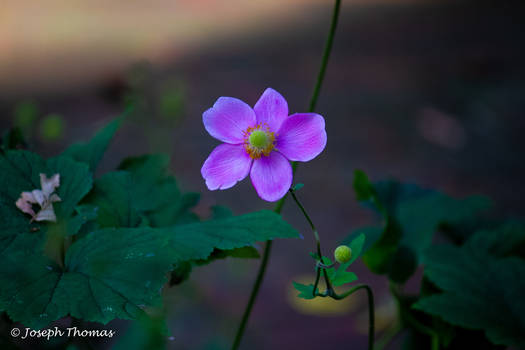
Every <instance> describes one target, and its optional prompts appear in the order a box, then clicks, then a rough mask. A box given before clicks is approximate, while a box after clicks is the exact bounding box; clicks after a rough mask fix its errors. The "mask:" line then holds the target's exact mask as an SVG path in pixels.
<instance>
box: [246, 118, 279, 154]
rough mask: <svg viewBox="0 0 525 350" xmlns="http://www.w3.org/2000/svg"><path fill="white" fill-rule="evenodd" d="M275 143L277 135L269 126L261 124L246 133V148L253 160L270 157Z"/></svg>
mask: <svg viewBox="0 0 525 350" xmlns="http://www.w3.org/2000/svg"><path fill="white" fill-rule="evenodd" d="M274 141H275V134H274V133H273V132H271V131H270V129H269V128H268V127H267V126H264V125H261V124H259V125H257V126H255V127H249V128H248V129H246V131H244V148H245V149H246V152H247V153H248V154H249V155H250V157H251V158H253V159H259V158H261V156H263V155H264V156H268V155H270V152H272V150H273V147H274V145H273V143H274Z"/></svg>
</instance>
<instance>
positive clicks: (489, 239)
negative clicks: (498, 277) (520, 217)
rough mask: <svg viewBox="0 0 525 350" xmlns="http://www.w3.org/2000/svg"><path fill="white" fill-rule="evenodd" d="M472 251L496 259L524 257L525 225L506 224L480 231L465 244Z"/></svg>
mask: <svg viewBox="0 0 525 350" xmlns="http://www.w3.org/2000/svg"><path fill="white" fill-rule="evenodd" d="M465 245H466V246H469V247H472V249H480V250H484V251H486V252H487V253H488V254H490V255H492V256H496V257H506V256H511V255H520V256H522V257H523V256H525V254H524V252H525V225H524V224H523V223H521V222H508V223H505V224H503V225H501V226H500V227H497V228H495V229H492V230H482V231H479V232H477V233H476V234H475V235H473V236H472V237H471V238H470V239H469V240H468V241H467V242H466V243H465Z"/></svg>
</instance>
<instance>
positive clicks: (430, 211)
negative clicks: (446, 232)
mask: <svg viewBox="0 0 525 350" xmlns="http://www.w3.org/2000/svg"><path fill="white" fill-rule="evenodd" d="M490 206H491V202H490V200H489V199H488V198H486V197H483V196H469V197H465V198H462V199H456V198H452V197H449V196H447V195H445V194H442V193H437V192H435V193H429V194H427V195H425V196H420V197H419V198H416V199H409V200H406V201H403V202H401V203H399V205H398V210H397V212H396V213H395V215H396V217H397V218H398V220H399V223H400V225H401V227H402V229H403V238H402V240H401V242H402V243H403V244H405V245H406V246H407V247H410V248H411V249H413V250H414V253H415V254H416V256H417V257H418V258H419V257H420V256H421V253H422V252H423V251H424V250H425V249H426V248H427V247H428V246H430V244H431V243H432V237H433V236H434V233H435V232H436V231H437V229H438V228H439V226H440V225H442V224H444V223H451V224H453V223H457V222H460V221H462V220H465V219H469V218H472V217H475V216H476V215H477V214H478V213H479V212H482V211H484V210H487V209H488V208H489V207H490Z"/></svg>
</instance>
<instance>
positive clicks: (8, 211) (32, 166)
mask: <svg viewBox="0 0 525 350" xmlns="http://www.w3.org/2000/svg"><path fill="white" fill-rule="evenodd" d="M0 168H1V169H2V171H1V172H0V215H1V217H2V220H0V252H1V251H2V250H3V249H4V248H5V247H6V246H8V245H9V244H10V243H12V242H13V239H14V237H15V236H16V235H18V234H21V233H28V232H40V233H42V232H44V231H45V230H46V228H47V227H50V226H52V225H54V224H52V223H36V222H33V223H31V222H30V220H31V218H30V216H29V215H27V214H24V213H23V212H22V211H20V210H19V209H18V208H17V207H16V205H15V202H16V200H17V199H18V198H19V197H20V194H21V193H22V192H24V191H32V190H34V189H41V185H40V173H44V174H46V175H47V176H48V177H49V176H51V175H53V174H56V173H58V174H60V186H59V187H58V189H57V194H58V195H59V196H60V198H61V199H62V201H61V202H57V203H54V204H53V207H54V210H55V213H56V216H57V224H56V225H61V224H63V223H65V222H66V221H68V220H69V217H70V216H71V214H72V213H73V211H74V210H75V206H76V205H77V203H78V202H79V201H80V200H81V199H82V198H83V197H84V196H85V194H86V193H87V192H88V191H89V190H90V189H91V186H92V178H91V174H90V173H89V171H88V168H87V166H86V165H85V164H82V163H78V162H75V161H73V160H71V159H69V158H65V157H56V158H51V159H49V160H47V161H44V160H43V159H42V158H40V157H39V156H38V155H36V154H34V153H31V152H27V151H8V152H6V153H5V154H0Z"/></svg>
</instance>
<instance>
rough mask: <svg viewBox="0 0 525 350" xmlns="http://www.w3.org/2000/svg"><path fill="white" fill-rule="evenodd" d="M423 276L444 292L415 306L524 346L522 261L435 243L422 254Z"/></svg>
mask: <svg viewBox="0 0 525 350" xmlns="http://www.w3.org/2000/svg"><path fill="white" fill-rule="evenodd" d="M424 263H425V265H426V269H425V275H426V277H428V278H429V279H430V280H431V281H432V282H433V283H435V284H436V285H437V286H438V287H439V288H440V289H441V290H443V293H441V294H435V295H431V296H429V297H425V298H423V299H420V300H419V301H418V302H417V303H416V304H415V305H414V307H415V308H416V309H419V310H422V311H424V312H426V313H429V314H431V315H434V316H439V317H441V318H442V319H444V320H445V321H447V322H449V323H451V324H454V325H458V326H461V327H464V328H467V329H482V330H484V331H485V333H486V335H487V337H488V338H489V340H491V341H492V342H493V343H495V344H504V345H508V346H516V347H518V348H521V347H523V346H525V317H524V315H525V302H524V301H523V295H525V280H524V279H523V276H525V262H524V261H523V260H522V259H518V258H514V257H511V258H504V259H496V258H494V257H492V256H490V255H488V254H487V251H486V250H485V249H484V248H483V247H482V246H481V247H478V246H476V245H474V244H472V245H465V246H463V247H454V246H448V245H444V246H435V247H432V249H429V250H428V251H426V253H425V255H424Z"/></svg>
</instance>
